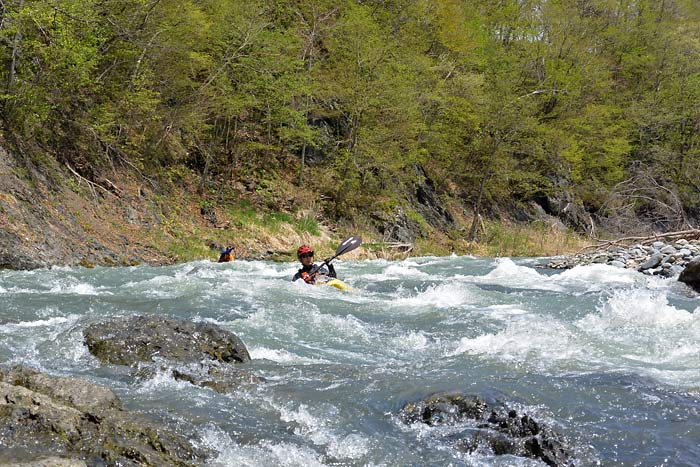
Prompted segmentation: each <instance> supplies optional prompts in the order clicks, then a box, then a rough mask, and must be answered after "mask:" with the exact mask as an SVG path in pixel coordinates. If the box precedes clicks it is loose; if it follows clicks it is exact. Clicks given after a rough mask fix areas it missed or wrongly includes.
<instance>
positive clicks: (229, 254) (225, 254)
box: [217, 246, 235, 263]
mask: <svg viewBox="0 0 700 467" xmlns="http://www.w3.org/2000/svg"><path fill="white" fill-rule="evenodd" d="M234 259H235V258H234V257H233V247H232V246H228V247H226V248H225V249H223V250H221V255H220V256H219V261H217V263H228V262H229V261H233V260H234Z"/></svg>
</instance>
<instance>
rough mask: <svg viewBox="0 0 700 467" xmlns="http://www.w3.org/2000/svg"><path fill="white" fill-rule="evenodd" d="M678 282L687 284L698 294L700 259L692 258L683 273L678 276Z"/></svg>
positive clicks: (699, 286) (699, 290) (699, 289)
mask: <svg viewBox="0 0 700 467" xmlns="http://www.w3.org/2000/svg"><path fill="white" fill-rule="evenodd" d="M678 280H679V281H681V282H683V283H685V284H688V285H689V286H690V287H692V288H693V289H694V290H695V291H697V292H700V257H695V258H693V260H692V261H690V262H689V263H688V264H687V265H686V267H685V269H684V270H683V272H681V273H680V275H679V276H678Z"/></svg>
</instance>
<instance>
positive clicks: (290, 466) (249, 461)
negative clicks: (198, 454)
mask: <svg viewBox="0 0 700 467" xmlns="http://www.w3.org/2000/svg"><path fill="white" fill-rule="evenodd" d="M200 445H201V446H202V447H203V448H205V449H207V450H211V451H214V452H216V453H218V455H217V457H216V459H214V460H213V461H211V465H212V466H215V467H229V466H233V465H235V466H241V467H267V466H271V465H274V466H281V467H299V466H304V467H325V466H326V464H324V463H323V461H322V457H321V455H320V454H318V453H316V452H314V451H313V450H312V449H310V448H308V447H305V446H304V447H300V446H297V445H294V444H291V443H272V442H270V441H263V442H261V443H260V444H258V445H245V446H241V445H239V444H237V443H236V442H234V441H233V440H232V439H231V437H230V436H229V435H228V434H227V433H226V432H224V431H223V430H221V429H220V428H218V427H214V426H209V427H207V428H206V429H205V430H204V432H203V433H202V440H201V442H200Z"/></svg>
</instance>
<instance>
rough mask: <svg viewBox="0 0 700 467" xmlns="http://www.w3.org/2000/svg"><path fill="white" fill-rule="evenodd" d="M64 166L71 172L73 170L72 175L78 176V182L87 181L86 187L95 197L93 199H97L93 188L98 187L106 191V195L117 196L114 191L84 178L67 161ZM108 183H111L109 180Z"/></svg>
mask: <svg viewBox="0 0 700 467" xmlns="http://www.w3.org/2000/svg"><path fill="white" fill-rule="evenodd" d="M66 167H68V170H70V171H71V172H73V175H75V176H76V177H78V181H79V182H80V181H84V182H85V183H87V186H88V188H90V192H91V193H92V196H93V198H95V201H97V192H96V191H95V188H99V189H100V190H102V191H104V192H105V193H107V194H108V195H112V196H114V197H117V198H118V196H117V195H115V194H114V193H112V192H111V191H109V190H108V189H107V188H105V187H103V186H102V185H100V184H99V183H95V182H91V181H90V180H88V179H87V178H85V177H83V176H82V175H80V174H79V173H78V172H76V171H75V170H73V167H71V166H70V165H68V163H66ZM110 183H111V182H110Z"/></svg>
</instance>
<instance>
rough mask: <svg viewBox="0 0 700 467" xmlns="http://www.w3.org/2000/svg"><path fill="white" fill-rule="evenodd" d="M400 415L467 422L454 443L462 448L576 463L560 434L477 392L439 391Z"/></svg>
mask: <svg viewBox="0 0 700 467" xmlns="http://www.w3.org/2000/svg"><path fill="white" fill-rule="evenodd" d="M400 415H401V418H402V419H403V421H404V422H405V423H409V424H413V423H425V424H426V425H429V426H441V425H457V424H463V423H465V424H466V425H467V427H466V428H465V429H464V430H463V431H462V432H461V433H459V434H458V435H456V437H455V438H454V440H453V441H452V443H453V446H454V447H455V448H456V449H459V450H461V451H465V452H474V451H476V450H477V449H480V448H482V449H483V448H486V449H490V450H491V451H492V452H493V453H494V454H495V455H504V454H509V455H513V456H518V457H526V458H531V459H539V460H540V461H542V462H544V463H545V464H547V465H551V466H569V465H572V461H571V455H570V454H569V452H568V451H569V450H568V448H567V447H566V445H565V443H564V440H563V438H562V437H561V436H560V435H559V434H557V433H555V432H554V431H552V430H551V429H549V428H548V427H546V426H544V425H543V424H541V423H539V422H536V421H535V420H534V419H532V418H531V417H530V416H529V415H519V414H518V413H517V412H516V411H515V410H512V409H509V408H508V407H506V406H503V405H501V406H492V405H489V404H488V403H487V402H486V401H485V400H483V399H482V398H481V397H479V396H476V395H467V394H459V393H442V394H435V395H432V396H430V397H428V398H426V399H424V400H421V401H418V402H410V403H408V404H406V405H405V406H404V408H403V409H402V410H401V414H400ZM470 421H471V422H472V423H469V422H470Z"/></svg>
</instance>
